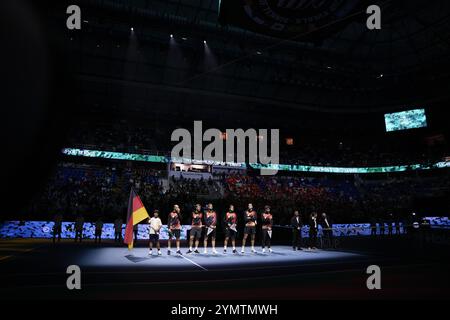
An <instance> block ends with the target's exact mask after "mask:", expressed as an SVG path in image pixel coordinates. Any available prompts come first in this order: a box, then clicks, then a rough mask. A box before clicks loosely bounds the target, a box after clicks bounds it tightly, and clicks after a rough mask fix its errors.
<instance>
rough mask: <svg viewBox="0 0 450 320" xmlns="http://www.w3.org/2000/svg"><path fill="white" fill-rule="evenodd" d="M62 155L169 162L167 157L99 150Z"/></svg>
mask: <svg viewBox="0 0 450 320" xmlns="http://www.w3.org/2000/svg"><path fill="white" fill-rule="evenodd" d="M62 153H63V154H65V155H68V156H78V157H89V158H103V159H114V160H130V161H144V162H168V159H167V157H165V156H151V155H145V154H138V153H123V152H111V151H99V150H85V149H73V148H66V149H63V150H62Z"/></svg>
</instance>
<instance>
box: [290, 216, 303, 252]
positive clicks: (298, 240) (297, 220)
mask: <svg viewBox="0 0 450 320" xmlns="http://www.w3.org/2000/svg"><path fill="white" fill-rule="evenodd" d="M291 227H292V248H293V249H294V251H295V250H302V248H301V244H302V227H303V222H302V218H301V217H300V214H299V212H298V210H295V211H294V216H293V217H292V218H291Z"/></svg>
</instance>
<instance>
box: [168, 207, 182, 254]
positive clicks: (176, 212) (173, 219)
mask: <svg viewBox="0 0 450 320" xmlns="http://www.w3.org/2000/svg"><path fill="white" fill-rule="evenodd" d="M167 227H168V229H169V240H168V241H167V254H168V255H170V247H171V245H172V238H173V237H175V240H176V244H177V253H178V254H181V251H180V236H181V213H180V207H179V206H178V205H177V204H176V205H174V206H173V211H172V212H171V213H169V218H168V219H167Z"/></svg>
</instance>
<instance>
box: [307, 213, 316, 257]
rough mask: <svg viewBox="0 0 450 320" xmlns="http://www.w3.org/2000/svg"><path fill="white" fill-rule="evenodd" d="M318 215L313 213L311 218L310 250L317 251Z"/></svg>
mask: <svg viewBox="0 0 450 320" xmlns="http://www.w3.org/2000/svg"><path fill="white" fill-rule="evenodd" d="M317 229H318V223H317V213H316V212H313V213H311V215H310V217H309V249H317Z"/></svg>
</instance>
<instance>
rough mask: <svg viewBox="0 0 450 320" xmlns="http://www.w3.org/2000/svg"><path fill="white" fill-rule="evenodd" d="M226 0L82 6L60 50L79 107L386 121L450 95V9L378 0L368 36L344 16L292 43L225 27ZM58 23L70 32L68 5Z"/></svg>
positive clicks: (441, 0) (95, 0) (359, 16)
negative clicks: (393, 113)
mask: <svg viewBox="0 0 450 320" xmlns="http://www.w3.org/2000/svg"><path fill="white" fill-rule="evenodd" d="M236 1H237V0H236ZM267 1H268V3H269V4H271V5H273V6H276V5H277V4H280V3H283V2H284V3H286V1H284V0H280V1H270V0H267ZM355 1H356V0H355ZM355 1H353V2H355ZM219 2H220V1H219V0H127V1H123V0H102V1H99V0H84V1H83V0H82V1H79V5H80V7H81V8H82V14H83V21H84V22H83V26H82V30H81V31H77V30H75V31H70V32H69V31H67V33H66V34H65V39H64V41H65V47H66V49H67V50H68V52H69V55H70V65H71V69H72V71H73V72H74V74H76V77H77V78H78V79H79V80H80V86H81V90H82V101H81V103H82V104H83V105H87V106H88V107H99V108H110V109H112V110H115V109H117V110H121V109H123V108H127V109H130V110H145V111H147V112H149V113H150V114H152V113H153V114H155V115H156V114H160V113H161V112H167V113H168V114H170V113H171V112H175V113H177V114H180V113H181V114H183V113H185V112H191V113H194V114H195V113H196V112H198V113H199V114H203V115H204V114H207V113H208V112H210V113H213V114H217V110H221V112H222V113H224V114H228V113H229V114H230V115H232V114H233V113H234V112H236V111H243V110H247V111H248V112H254V111H255V110H268V112H269V110H272V111H273V110H274V109H280V110H291V109H293V110H313V111H323V112H333V113H334V112H344V113H367V112H381V111H386V110H397V109H405V108H408V107H416V106H426V107H428V106H431V105H439V104H440V103H442V102H444V101H447V100H448V98H449V93H450V81H449V80H450V63H449V62H448V61H449V55H450V2H449V1H445V0H436V1H425V0H412V1H403V0H398V1H375V2H374V3H377V4H379V5H380V7H381V9H382V28H381V30H369V29H368V28H367V27H366V19H367V16H368V15H367V14H366V13H365V12H360V11H356V12H352V14H351V16H350V17H348V21H347V20H346V19H347V17H346V16H343V17H339V21H340V22H339V28H335V29H333V23H334V22H333V20H329V21H327V25H326V27H327V30H328V32H327V33H326V34H324V33H323V32H319V31H317V37H316V36H315V30H310V31H308V32H305V34H302V33H301V32H300V33H299V34H298V35H294V36H292V31H291V34H290V35H289V37H287V38H286V37H285V38H280V37H275V36H273V35H266V34H261V33H257V32H255V31H251V30H246V29H244V28H242V27H237V26H235V25H234V24H224V23H223V21H221V22H222V23H221V22H220V21H219V8H220V3H219ZM239 2H240V3H243V4H244V3H248V1H247V2H244V1H239ZM250 2H251V1H250ZM291 2H292V1H291ZM310 2H311V3H314V2H315V1H310ZM332 2H333V1H319V2H318V3H332ZM337 2H339V1H337ZM356 2H357V1H356ZM299 3H308V1H300V2H299ZM358 10H359V9H358ZM316 13H317V12H316ZM50 14H51V16H52V19H54V21H55V23H64V19H65V18H66V16H64V15H61V8H58V7H54V9H53V11H52V12H51V13H50ZM344 20H345V25H344V24H342V21H344ZM131 28H133V31H131ZM330 30H332V31H331V32H329V31H330ZM302 32H303V31H302ZM262 114H264V112H263V111H262Z"/></svg>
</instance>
